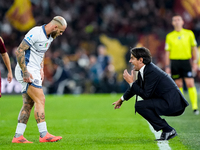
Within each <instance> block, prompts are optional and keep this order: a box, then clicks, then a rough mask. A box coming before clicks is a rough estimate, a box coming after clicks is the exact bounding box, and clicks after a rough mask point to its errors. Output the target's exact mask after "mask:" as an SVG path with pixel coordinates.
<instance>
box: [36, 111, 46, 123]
mask: <svg viewBox="0 0 200 150" xmlns="http://www.w3.org/2000/svg"><path fill="white" fill-rule="evenodd" d="M35 120H36V122H37V123H40V122H43V121H45V114H44V113H40V114H39V112H37V118H36V119H35Z"/></svg>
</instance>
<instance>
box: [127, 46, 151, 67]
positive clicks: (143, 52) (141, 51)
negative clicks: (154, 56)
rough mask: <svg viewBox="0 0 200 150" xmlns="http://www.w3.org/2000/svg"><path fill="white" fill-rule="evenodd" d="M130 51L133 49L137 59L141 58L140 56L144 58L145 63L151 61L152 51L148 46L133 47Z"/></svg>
mask: <svg viewBox="0 0 200 150" xmlns="http://www.w3.org/2000/svg"><path fill="white" fill-rule="evenodd" d="M130 51H131V54H132V55H133V56H134V57H135V58H137V60H139V59H140V58H143V63H144V64H145V65H146V64H149V63H150V62H151V53H150V51H149V50H148V49H147V48H145V47H135V48H132V49H131V50H130Z"/></svg>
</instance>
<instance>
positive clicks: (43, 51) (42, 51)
mask: <svg viewBox="0 0 200 150" xmlns="http://www.w3.org/2000/svg"><path fill="white" fill-rule="evenodd" d="M35 51H36V52H38V53H45V52H46V51H47V50H41V51H38V50H35Z"/></svg>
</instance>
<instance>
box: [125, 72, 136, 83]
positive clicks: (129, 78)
mask: <svg viewBox="0 0 200 150" xmlns="http://www.w3.org/2000/svg"><path fill="white" fill-rule="evenodd" d="M123 78H124V80H126V82H127V83H128V84H130V83H133V78H134V75H133V70H131V74H129V73H128V71H127V69H126V70H124V73H123Z"/></svg>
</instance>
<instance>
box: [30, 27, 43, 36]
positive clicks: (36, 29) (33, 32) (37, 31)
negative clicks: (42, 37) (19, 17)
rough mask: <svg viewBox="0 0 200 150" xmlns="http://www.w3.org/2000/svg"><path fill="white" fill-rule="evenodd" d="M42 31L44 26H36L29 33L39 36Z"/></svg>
mask: <svg viewBox="0 0 200 150" xmlns="http://www.w3.org/2000/svg"><path fill="white" fill-rule="evenodd" d="M41 31H42V26H35V27H33V28H32V29H30V30H29V32H28V33H32V34H39V33H40V32H41Z"/></svg>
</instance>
